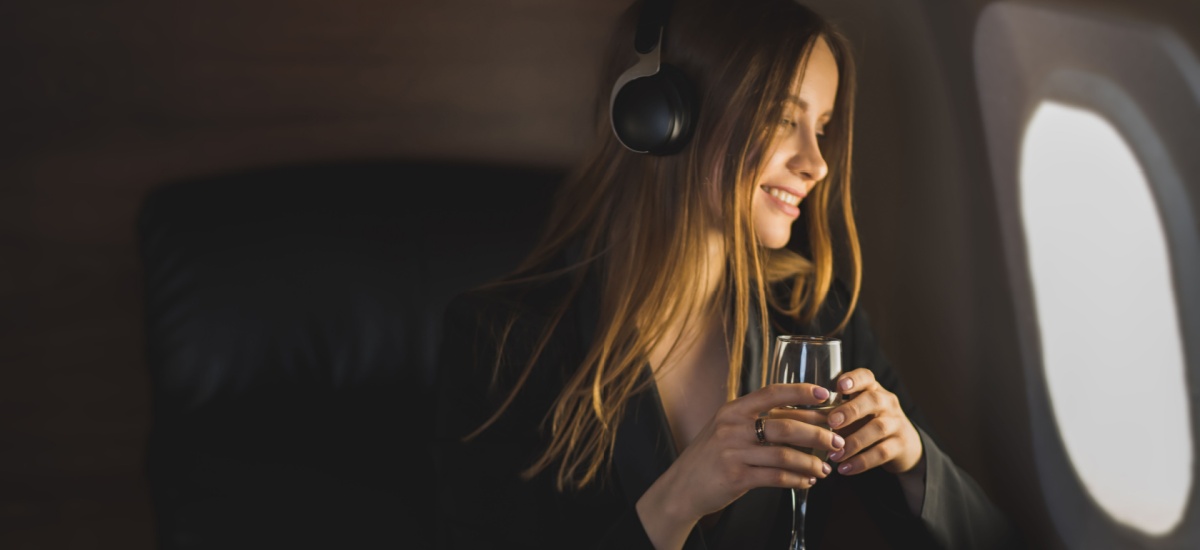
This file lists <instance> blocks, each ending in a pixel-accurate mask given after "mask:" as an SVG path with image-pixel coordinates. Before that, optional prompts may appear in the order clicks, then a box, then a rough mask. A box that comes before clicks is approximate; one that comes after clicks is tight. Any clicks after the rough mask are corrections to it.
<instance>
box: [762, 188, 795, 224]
mask: <svg viewBox="0 0 1200 550" xmlns="http://www.w3.org/2000/svg"><path fill="white" fill-rule="evenodd" d="M762 190H763V191H764V192H766V193H767V196H769V197H771V202H772V203H774V205H775V207H776V208H778V209H779V210H780V211H781V212H783V213H784V214H785V215H787V216H788V217H791V218H796V217H798V216H799V215H800V201H802V200H804V195H802V194H797V193H795V190H793V189H788V190H784V189H783V188H780V187H772V186H769V185H763V186H762Z"/></svg>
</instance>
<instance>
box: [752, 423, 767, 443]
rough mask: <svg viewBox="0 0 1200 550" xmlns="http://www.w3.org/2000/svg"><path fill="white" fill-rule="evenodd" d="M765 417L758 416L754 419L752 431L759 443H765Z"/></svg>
mask: <svg viewBox="0 0 1200 550" xmlns="http://www.w3.org/2000/svg"><path fill="white" fill-rule="evenodd" d="M766 420H767V419H766V418H765V417H762V416H760V417H758V419H756V420H755V421H754V433H755V435H757V436H758V444H759V445H767V424H766Z"/></svg>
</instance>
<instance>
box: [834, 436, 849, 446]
mask: <svg viewBox="0 0 1200 550" xmlns="http://www.w3.org/2000/svg"><path fill="white" fill-rule="evenodd" d="M845 444H846V440H845V439H842V436H840V435H838V434H833V448H834V449H841V448H842V445H845Z"/></svg>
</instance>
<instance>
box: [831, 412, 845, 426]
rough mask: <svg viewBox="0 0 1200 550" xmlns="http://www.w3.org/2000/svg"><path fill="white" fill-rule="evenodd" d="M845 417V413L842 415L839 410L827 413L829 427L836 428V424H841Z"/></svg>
mask: <svg viewBox="0 0 1200 550" xmlns="http://www.w3.org/2000/svg"><path fill="white" fill-rule="evenodd" d="M845 419H846V415H844V414H842V413H840V412H836V413H833V414H831V415H829V425H830V426H831V427H834V428H836V427H838V426H841V425H842V421H843V420H845Z"/></svg>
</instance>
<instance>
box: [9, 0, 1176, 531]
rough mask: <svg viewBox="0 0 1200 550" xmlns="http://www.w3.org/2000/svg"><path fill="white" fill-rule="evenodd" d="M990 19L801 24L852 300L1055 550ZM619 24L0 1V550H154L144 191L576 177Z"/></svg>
mask: <svg viewBox="0 0 1200 550" xmlns="http://www.w3.org/2000/svg"><path fill="white" fill-rule="evenodd" d="M988 3H989V2H988V1H986V0H958V1H947V0H892V1H876V2H869V1H862V0H859V1H840V2H839V1H834V0H821V1H817V2H814V3H813V5H815V6H816V7H818V8H821V7H823V6H824V7H826V10H825V11H827V12H828V13H829V14H830V15H831V16H833V17H834V19H835V20H837V21H838V22H840V23H842V25H843V26H844V27H845V28H846V30H847V31H848V34H850V36H851V38H852V39H853V40H854V41H855V42H856V45H857V47H858V49H859V55H860V58H859V60H860V67H861V75H860V81H859V84H860V90H861V95H860V104H859V110H858V116H857V119H858V127H857V129H856V131H857V134H856V151H855V154H856V166H855V170H856V175H857V179H856V186H857V203H858V207H859V220H860V229H861V236H862V241H863V250H864V257H865V263H866V276H865V280H864V282H865V287H864V291H863V304H864V307H866V308H867V311H868V312H870V313H871V315H872V318H873V320H874V322H875V325H876V329H877V331H878V332H879V334H880V339H881V340H882V342H883V344H884V347H885V349H886V350H887V351H888V353H889V355H890V356H891V358H892V360H893V362H894V363H896V364H897V365H898V366H899V368H900V369H901V371H902V373H903V375H904V377H905V380H906V381H907V382H908V383H909V385H910V386H911V390H912V393H913V394H914V396H915V397H916V398H917V400H918V402H919V405H920V406H921V407H922V408H923V409H924V410H925V412H926V413H927V416H929V417H930V418H931V421H932V423H933V425H934V428H935V430H937V431H938V432H939V434H941V435H942V438H943V439H944V443H945V447H947V450H948V451H949V452H950V453H951V454H952V456H954V457H955V458H956V460H957V461H958V462H959V463H960V464H961V465H962V466H963V467H964V468H966V469H967V470H968V471H970V472H971V473H973V474H974V475H975V476H976V477H977V479H978V480H979V481H980V483H981V484H982V485H983V486H984V487H985V489H987V490H988V491H989V492H990V493H991V494H992V495H993V496H994V498H995V499H996V501H997V502H998V503H999V504H1000V505H1001V506H1002V507H1004V508H1005V509H1006V510H1007V511H1008V512H1009V513H1010V514H1011V515H1012V516H1013V518H1014V519H1015V520H1016V521H1017V523H1018V525H1019V526H1020V527H1021V528H1022V529H1023V530H1024V531H1025V532H1026V533H1027V535H1028V536H1029V537H1030V538H1031V541H1032V542H1034V543H1035V545H1036V546H1038V547H1058V546H1061V545H1062V541H1059V540H1058V539H1057V536H1056V535H1055V534H1054V531H1053V528H1052V527H1051V525H1050V524H1049V520H1048V519H1047V518H1046V514H1045V510H1044V508H1043V505H1042V503H1041V500H1040V499H1039V498H1037V495H1038V492H1037V491H1038V490H1037V488H1036V487H1035V486H1034V483H1036V482H1035V477H1036V476H1034V475H1033V457H1032V456H1031V454H1032V451H1031V450H1030V446H1029V439H1028V433H1027V429H1026V426H1027V425H1028V423H1029V422H1030V421H1031V420H1037V419H1029V418H1027V416H1026V415H1025V413H1024V408H1023V406H1022V405H1023V400H1024V390H1023V385H1022V384H1023V380H1022V378H1021V371H1020V368H1019V365H1018V355H1017V351H1016V349H1015V348H1016V338H1017V336H1016V330H1015V328H1014V322H1015V321H1014V320H1013V319H1014V317H1013V314H1012V306H1011V300H1010V297H1009V295H1008V290H1007V289H1008V286H1007V285H1006V284H1005V281H1004V279H1003V275H1002V274H1003V273H1004V271H1005V269H1004V265H1003V263H1002V260H1003V254H1002V252H1001V250H1000V248H1001V240H1000V234H999V228H998V226H997V221H996V214H995V210H994V208H995V205H994V201H993V198H992V191H991V189H990V187H989V183H988V182H989V174H990V172H989V171H988V168H987V162H986V152H985V149H984V146H983V143H982V140H983V137H982V131H981V128H980V125H981V122H980V116H979V113H978V100H977V95H976V90H975V88H974V80H973V76H972V75H973V72H972V71H973V68H972V66H971V59H972V54H971V46H972V32H973V29H974V22H975V19H976V17H977V15H978V13H979V11H980V9H982V7H983V6H985V5H986V4H988ZM1036 4H1041V5H1050V6H1067V7H1087V8H1089V9H1095V10H1097V11H1099V12H1102V13H1106V14H1111V15H1115V16H1118V17H1136V18H1138V19H1141V20H1144V21H1147V22H1151V23H1161V24H1164V25H1167V26H1170V27H1172V28H1174V30H1175V31H1177V32H1178V33H1179V34H1180V35H1181V36H1182V37H1183V38H1184V39H1185V41H1186V42H1187V43H1189V44H1190V45H1191V47H1192V48H1193V51H1196V50H1200V25H1198V24H1196V22H1197V21H1200V3H1196V2H1185V1H1167V0H1156V1H1148V0H1136V1H1135V0H1097V1H1090V2H1084V1H1081V0H1080V1H1068V0H1054V1H1047V2H1036ZM624 7H625V2H624V1H611V0H416V1H401V2H396V1H391V2H385V1H380V0H343V1H340V2H317V1H313V0H289V1H287V2H284V1H281V0H274V1H269V0H242V1H238V2H233V1H228V0H217V1H213V2H205V3H184V2H150V1H96V2H82V1H75V2H71V1H66V0H9V1H7V2H5V3H4V4H3V5H2V6H0V66H2V67H4V69H5V70H4V78H3V80H2V81H0V83H2V85H0V151H2V153H0V547H3V548H12V549H25V548H29V549H32V548H71V549H87V548H121V549H139V548H150V547H152V545H153V519H152V516H151V507H150V503H149V500H148V491H147V487H146V482H145V476H144V472H143V451H144V446H145V437H146V435H147V430H148V427H149V418H148V412H149V394H148V390H149V384H148V379H147V373H146V366H145V362H144V357H143V351H142V350H143V335H142V332H141V331H142V324H141V322H142V320H141V311H140V307H141V295H140V285H141V280H140V273H139V264H138V258H137V255H136V250H135V241H134V220H135V216H136V213H137V210H138V207H139V205H140V203H141V200H142V198H143V196H144V195H145V194H146V192H147V191H148V190H149V189H151V188H152V187H154V186H155V185H157V184H159V183H162V182H165V181H172V180H177V179H180V178H185V177H195V176H202V175H208V174H219V173H223V172H227V171H235V170H240V169H243V168H249V167H256V166H262V165H272V164H280V163H290V162H309V161H315V160H347V159H351V160H352V159H371V158H420V159H448V160H471V161H497V162H504V163H517V164H526V165H531V166H546V167H566V166H569V165H570V164H571V163H572V162H573V161H574V160H575V159H576V158H577V157H578V155H579V154H580V153H581V152H582V149H583V147H584V146H585V141H584V140H585V138H586V136H587V135H588V132H589V126H588V125H589V124H590V121H589V119H588V109H589V107H590V102H591V100H592V97H593V93H594V89H595V84H596V81H595V76H594V74H595V69H596V65H597V63H598V61H599V55H600V48H601V46H602V45H603V43H604V41H605V37H606V35H607V33H608V31H609V28H610V25H611V23H612V22H613V20H614V18H615V16H616V15H617V14H618V13H619V12H620V11H621V10H622V9H623V8H624ZM1189 21H1190V22H1191V23H1188V22H1189ZM424 185H437V182H426V183H424ZM413 191H414V194H415V193H418V192H419V191H420V189H417V188H414V189H413ZM414 200H415V198H414Z"/></svg>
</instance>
